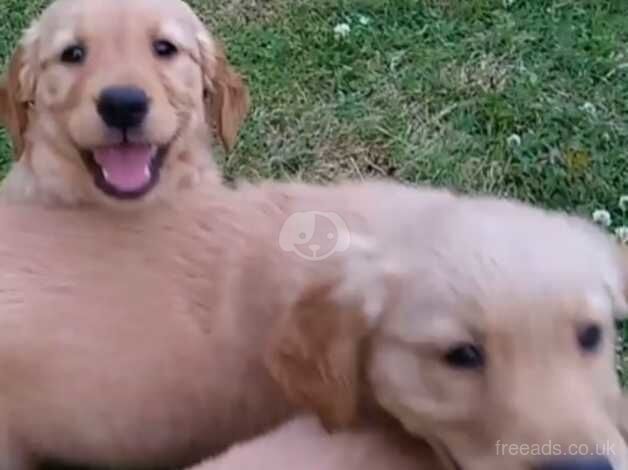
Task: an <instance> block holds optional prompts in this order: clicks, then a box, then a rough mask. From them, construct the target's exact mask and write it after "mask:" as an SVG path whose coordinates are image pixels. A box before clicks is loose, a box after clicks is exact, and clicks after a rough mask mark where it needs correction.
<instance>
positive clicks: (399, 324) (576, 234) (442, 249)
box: [271, 200, 628, 470]
mask: <svg viewBox="0 0 628 470" xmlns="http://www.w3.org/2000/svg"><path fill="white" fill-rule="evenodd" d="M429 215H430V223H429V224H426V223H425V220H415V221H414V222H415V225H414V229H412V227H413V223H409V224H407V226H404V227H400V230H398V231H396V235H394V236H391V235H390V233H391V232H390V231H389V230H388V229H387V232H388V234H389V235H388V236H390V237H391V238H387V239H386V240H385V241H386V243H384V244H383V245H382V246H385V247H399V252H398V253H396V254H394V255H393V256H394V258H395V259H396V262H395V263H394V264H396V265H397V266H402V267H403V269H402V270H401V271H399V273H398V274H397V275H396V276H395V281H394V282H393V283H391V284H390V285H391V286H393V287H394V289H393V291H392V292H393V293H391V290H390V288H389V289H387V291H388V294H387V295H385V296H384V297H383V300H384V301H383V302H382V304H381V305H382V310H381V312H380V314H379V316H378V319H377V320H376V321H375V322H372V323H371V326H370V327H365V326H361V327H359V328H356V326H355V325H356V324H355V323H353V324H351V323H349V321H348V320H347V316H349V317H351V316H353V317H356V318H360V317H361V316H362V318H364V316H363V315H361V313H360V312H359V310H360V309H359V306H358V308H357V309H356V308H354V309H353V310H352V311H351V310H348V309H346V308H344V307H342V306H338V304H334V303H331V304H330V303H329V302H326V303H322V301H321V300H320V299H321V296H320V295H319V296H317V299H310V300H309V303H310V305H312V304H318V305H317V306H315V307H311V306H310V307H308V308H305V307H306V306H305V305H301V306H300V307H299V308H298V309H297V310H296V311H295V312H294V313H293V317H294V319H293V320H292V323H291V325H292V326H291V331H290V332H288V333H286V334H283V339H282V340H280V341H278V343H277V344H280V345H283V346H282V347H281V348H277V350H280V351H281V354H277V355H275V362H274V363H272V362H271V370H275V371H276V372H275V376H276V377H278V378H279V380H280V381H281V382H282V383H283V384H284V386H285V387H286V388H287V389H288V390H289V393H291V394H292V396H293V397H296V398H297V401H298V402H300V403H302V404H304V405H305V406H310V407H313V408H314V409H316V410H318V412H319V414H321V415H322V417H323V420H324V422H325V423H326V424H327V425H328V427H330V428H333V427H335V426H338V425H345V424H347V423H348V422H350V421H351V415H352V414H354V413H355V410H356V409H357V408H358V406H357V405H356V403H357V402H359V400H360V398H361V397H362V396H370V395H372V396H374V397H375V400H376V401H377V402H378V403H379V404H380V405H381V406H383V407H384V408H385V409H386V410H387V411H388V412H389V413H391V414H392V415H394V416H395V417H397V418H398V419H399V421H401V423H402V424H403V425H404V426H405V427H406V429H407V430H408V431H409V432H411V433H413V434H415V435H418V436H421V437H423V438H425V439H427V440H428V441H430V442H431V443H432V445H433V446H434V447H435V448H436V449H437V450H439V451H440V453H441V455H442V456H443V458H444V460H445V461H446V462H448V463H450V464H451V465H452V467H453V468H461V469H464V470H476V469H477V470H480V469H498V468H509V469H520V470H537V469H540V470H543V469H557V468H561V469H602V468H604V469H609V470H610V469H619V468H624V465H625V464H626V460H625V459H626V456H625V453H626V450H625V445H624V443H623V440H622V439H621V436H620V434H619V431H618V425H617V422H616V420H617V405H618V399H619V386H618V380H617V377H616V375H615V368H614V340H615V333H614V327H613V315H614V314H615V313H619V312H622V311H625V310H626V298H625V296H624V288H625V286H626V285H628V276H627V275H626V273H627V270H626V264H625V260H623V259H622V255H621V254H620V252H619V249H618V247H617V246H615V245H614V243H613V242H612V240H610V238H608V237H606V235H605V234H602V233H600V232H598V231H597V229H595V228H592V227H591V226H589V225H588V224H586V223H584V222H581V221H580V220H576V219H571V218H568V217H564V216H557V215H552V214H547V213H544V212H542V211H538V210H534V209H530V208H527V207H524V206H521V205H518V204H513V203H507V202H496V201H491V200H471V201H466V202H457V203H454V204H452V207H451V208H450V210H447V211H444V213H443V212H441V213H432V214H429ZM419 227H422V228H419ZM461 234H464V236H463V237H461V236H460V235H461ZM540 234H542V235H540ZM391 254H392V253H391ZM410 254H411V256H410ZM363 291H364V292H369V293H370V294H369V295H372V293H373V289H372V288H370V289H364V290H363ZM308 312H309V313H308ZM315 315H316V318H317V319H318V320H317V326H316V327H314V326H313V325H314V322H311V323H309V324H305V326H302V327H301V328H299V327H298V325H299V323H298V322H299V321H304V320H303V319H304V318H305V319H307V318H308V317H314V316H315ZM371 318H372V315H371ZM299 319H300V320H299ZM288 323H289V324H290V322H288ZM323 325H326V326H323ZM330 325H331V326H330ZM358 325H360V324H359V323H358ZM362 325H363V324H362ZM321 328H326V332H325V333H324V334H320V335H318V339H316V340H315V341H314V340H313V338H314V337H315V335H316V331H317V330H320V329H321ZM286 331H288V330H285V329H284V332H286ZM295 331H298V333H295ZM330 331H331V332H333V333H330ZM341 344H342V345H344V346H343V347H342V349H341V350H342V351H343V352H344V354H345V355H347V354H349V355H350V356H351V355H352V354H355V355H358V356H360V358H359V359H356V357H355V356H351V357H352V359H351V360H349V359H348V358H347V357H344V358H343V360H342V361H338V360H337V353H336V354H331V353H330V352H331V351H334V350H336V349H335V348H336V347H338V345H341ZM349 344H351V345H353V346H352V349H350V348H349V346H348V345H349ZM289 345H292V346H289ZM272 364H274V365H272ZM355 364H358V366H355ZM351 367H353V368H351ZM356 367H357V369H356ZM273 368H274V369H273ZM287 370H289V371H292V372H288V373H286V371H287ZM360 370H362V372H361V374H362V375H361V378H362V381H360V380H358V379H357V378H355V377H357V376H359V374H360ZM295 371H298V372H295ZM304 371H308V372H307V374H306V373H305V372H304ZM346 377H354V378H353V379H352V380H347V379H346ZM295 378H296V379H295ZM292 379H295V380H292ZM308 382H312V383H313V384H308V385H307V386H306V385H304V384H307V383H308ZM338 383H341V384H344V386H342V387H339V386H338V385H337V384H338ZM365 389H366V391H365ZM295 390H297V392H295ZM299 390H300V391H301V392H298V391H299ZM314 390H317V391H318V393H317V394H316V395H315V396H312V395H311V393H312V391H314ZM321 390H324V391H326V392H329V394H328V395H324V392H321ZM306 391H308V392H306ZM308 393H309V395H308ZM322 396H324V397H323V398H322ZM338 417H341V418H342V419H338Z"/></svg>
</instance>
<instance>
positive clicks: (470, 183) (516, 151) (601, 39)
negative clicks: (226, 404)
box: [0, 0, 628, 333]
mask: <svg viewBox="0 0 628 470" xmlns="http://www.w3.org/2000/svg"><path fill="white" fill-rule="evenodd" d="M45 3H46V2H45V1H44V0H0V18H2V22H0V62H4V61H5V60H6V58H7V55H8V54H9V52H10V51H11V50H12V47H13V45H14V44H15V41H16V40H17V38H18V36H19V34H20V30H21V29H22V28H24V27H25V26H26V25H27V24H28V22H29V20H30V17H32V16H33V15H35V14H36V12H37V11H38V10H40V8H41V7H42V5H44V4H45ZM191 3H192V4H193V6H194V7H195V8H196V10H197V11H198V12H199V13H200V14H201V15H202V16H203V17H204V18H205V20H206V22H207V23H208V24H209V25H211V26H212V28H213V29H214V30H215V32H216V33H217V34H218V35H219V36H220V37H221V38H223V39H224V41H225V43H226V45H227V48H228V51H229V54H230V58H231V59H232V62H233V63H234V64H235V65H237V67H238V68H239V69H240V70H241V71H242V72H243V73H244V74H245V75H246V76H247V77H248V79H249V82H250V85H251V89H252V94H253V104H254V107H253V110H252V114H251V116H250V118H249V119H248V121H247V123H246V127H245V129H244V130H243V132H242V134H241V140H240V142H239V144H238V147H237V148H236V150H235V151H234V152H233V153H232V154H230V155H228V156H226V157H225V158H224V159H223V162H222V163H223V166H224V168H225V171H226V172H227V174H228V175H229V176H231V177H236V176H240V177H248V178H266V177H273V178H302V179H305V180H311V181H312V180H313V181H326V180H330V179H333V178H338V177H342V176H352V177H363V176H367V175H389V176H393V177H396V178H399V179H403V180H406V181H410V182H416V183H419V182H430V183H433V184H437V185H448V186H454V187H456V188H459V189H461V190H464V191H482V192H492V193H495V194H500V195H509V196H514V197H518V198H521V199H524V200H526V201H530V202H533V203H536V204H540V205H542V206H545V207H550V208H560V209H566V210H569V211H575V212H579V213H582V214H585V215H589V214H590V213H591V212H592V211H593V210H594V209H597V208H607V209H608V210H609V211H611V213H612V216H613V218H614V219H615V220H616V221H618V224H622V223H624V224H628V214H627V213H623V212H622V211H620V210H619V207H618V204H617V201H618V199H619V196H620V195H622V194H628V178H627V175H628V20H627V18H628V2H626V1H625V0H555V1H550V0H514V1H513V0H510V1H508V0H499V1H497V0H353V1H350V0H344V1H343V0H333V1H332V0H316V1H312V0H265V1H260V0H192V1H191ZM509 3H510V4H511V5H508V4H509ZM340 23H347V24H348V25H349V26H350V29H351V30H350V32H349V34H348V35H347V36H346V37H343V38H338V37H336V36H335V34H334V27H335V26H336V25H337V24H340ZM517 137H518V138H517ZM517 142H520V143H519V144H518V143H517ZM9 161H10V158H9V147H8V144H7V142H6V138H4V137H3V136H2V135H0V172H2V170H5V171H6V169H7V168H8V165H9ZM622 331H625V332H627V333H628V329H626V328H625V327H622Z"/></svg>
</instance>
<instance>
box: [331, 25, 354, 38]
mask: <svg viewBox="0 0 628 470" xmlns="http://www.w3.org/2000/svg"><path fill="white" fill-rule="evenodd" d="M350 32H351V26H349V25H348V24H347V23H339V24H337V25H336V26H335V27H334V34H335V35H336V37H338V38H344V37H345V36H346V35H347V34H349V33H350Z"/></svg>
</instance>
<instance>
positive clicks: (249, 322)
mask: <svg viewBox="0 0 628 470" xmlns="http://www.w3.org/2000/svg"><path fill="white" fill-rule="evenodd" d="M188 196H189V197H182V198H181V199H179V200H178V201H177V203H176V204H165V205H164V207H163V208H160V210H158V211H153V210H151V211H142V212H141V213H139V214H129V213H127V212H120V211H115V210H114V211H107V210H105V211H103V210H93V211H91V210H83V211H78V210H77V211H68V210H62V209H55V210H46V209H43V208H37V207H30V208H28V209H24V208H22V207H15V206H3V207H1V208H0V220H2V224H3V227H5V229H4V230H3V235H2V244H1V245H0V264H1V265H2V266H3V274H2V275H1V276H2V277H1V279H2V282H1V283H0V285H1V286H2V289H1V290H0V305H1V306H2V307H1V311H2V315H0V368H1V369H2V370H3V371H4V372H3V374H2V377H0V423H2V428H1V430H2V433H1V434H0V445H1V446H3V447H2V448H0V458H2V459H4V461H0V467H2V468H6V469H8V470H25V469H26V470H30V469H31V468H33V467H32V466H33V464H34V463H36V462H37V461H38V459H40V458H51V459H57V460H62V461H63V460H65V461H69V462H72V463H74V462H76V463H83V462H85V463H89V464H98V465H110V466H121V467H128V466H137V467H147V466H163V465H176V466H179V465H185V464H190V463H193V462H194V461H198V460H200V459H201V458H204V457H207V456H209V455H211V454H212V453H216V452H219V451H220V450H222V449H224V448H225V447H227V446H229V445H231V444H233V443H234V442H237V441H240V440H243V439H247V438H251V437H254V436H255V435H258V434H260V433H262V432H264V431H266V430H268V429H269V428H270V427H271V426H273V425H276V424H278V423H279V422H281V421H282V420H284V419H287V418H288V417H290V416H293V415H294V413H295V410H296V409H297V408H301V407H302V406H305V407H308V408H313V409H315V410H316V411H318V412H320V413H321V415H322V417H323V422H324V423H325V425H326V426H327V427H329V428H331V427H337V426H339V425H346V424H350V423H351V422H352V421H353V418H354V415H355V414H356V413H357V410H358V409H359V408H360V397H361V396H365V395H367V396H374V397H375V399H376V400H377V401H378V403H380V404H381V405H383V406H384V407H385V409H386V410H387V411H388V412H389V413H391V414H392V415H393V416H395V417H397V418H398V419H399V420H400V421H401V422H402V423H403V424H404V426H405V427H406V428H407V429H408V430H409V431H410V432H411V433H413V434H416V435H418V436H421V437H426V438H428V439H429V441H430V442H431V443H432V442H433V443H435V445H436V446H437V447H439V448H444V449H445V451H444V455H454V458H455V460H456V461H457V462H458V463H459V464H460V465H462V466H463V467H462V468H464V469H472V470H475V469H476V468H503V465H505V464H506V463H507V464H508V465H509V466H510V468H517V469H519V468H521V469H524V470H528V468H529V467H527V466H525V465H524V464H523V461H522V460H520V459H519V457H516V456H509V455H500V456H496V455H495V448H494V445H495V440H499V439H502V440H504V441H505V442H508V441H511V442H522V443H530V442H534V441H535V440H536V439H538V440H545V439H547V438H548V437H550V438H551V437H554V438H555V439H556V440H559V442H564V443H566V444H567V443H569V441H570V440H575V441H582V442H584V443H587V444H589V445H593V444H595V443H597V442H598V441H600V440H603V439H605V438H607V439H608V440H609V442H616V441H617V438H618V435H619V434H618V431H617V429H616V428H615V425H614V422H615V420H616V418H615V417H614V416H613V410H614V408H613V406H614V405H615V404H616V401H617V398H618V392H619V391H618V386H617V379H616V377H615V376H614V365H613V363H612V356H613V354H612V335H613V333H612V316H611V310H612V308H617V309H618V310H619V309H620V308H622V307H625V299H624V298H623V295H624V294H623V293H622V292H623V291H622V289H623V288H624V287H625V286H626V285H628V282H627V281H626V280H627V279H628V274H627V273H628V267H627V266H626V264H624V261H622V259H621V255H620V252H619V249H618V248H617V247H615V246H613V245H612V243H610V242H609V240H608V238H607V237H605V236H604V235H602V234H600V233H599V232H598V231H597V230H595V229H594V228H591V227H590V226H589V225H588V224H586V223H584V222H582V221H580V220H577V219H571V218H567V217H565V216H562V215H550V214H545V213H544V212H543V211H539V210H535V209H531V208H528V207H526V206H523V205H518V204H516V203H509V202H497V201H493V200H486V201H478V200H474V199H470V200H469V199H466V198H459V197H457V196H454V195H452V194H450V193H448V192H445V191H435V190H429V189H424V190H416V189H412V188H407V187H403V186H400V185H395V184H392V183H376V182H371V183H364V184H358V183H351V184H343V185H337V186H333V187H329V188H320V187H309V186H303V185H263V186H261V187H251V186H248V187H244V188H242V189H240V190H239V191H228V190H223V189H216V190H206V191H204V194H203V197H199V195H198V194H197V193H195V194H192V193H190V194H188ZM480 208H482V210H479V209H480ZM484 211H486V212H484ZM312 213H314V216H315V218H314V219H312V218H311V217H310V216H311V215H312ZM469 213H471V214H477V215H479V214H485V216H486V217H487V219H486V220H482V218H481V217H480V218H478V219H474V218H473V217H471V218H468V217H470V216H469ZM295 214H297V215H298V217H297V218H296V219H294V220H296V222H295V224H293V223H292V222H294V220H292V219H291V217H292V216H294V215H295ZM304 214H305V216H304ZM333 215H336V216H338V217H337V218H334V217H333ZM316 217H319V218H322V219H325V220H322V221H320V220H318V219H316ZM312 220H314V222H313V221H312ZM497 220H499V221H500V222H501V221H505V222H507V221H508V220H511V221H512V222H513V224H512V225H508V224H506V225H505V226H504V233H503V234H500V235H502V236H505V237H507V239H508V240H509V241H510V242H517V244H516V245H514V246H517V247H518V250H515V251H514V252H512V253H511V252H510V251H509V250H506V245H504V244H503V241H504V240H502V239H500V238H495V239H492V238H491V236H494V234H495V232H494V229H495V227H497V226H496V225H494V224H493V223H492V222H491V221H497ZM325 221H327V222H330V221H331V222H330V223H331V225H325V223H324V222H325ZM454 221H455V224H454V223H453V222H454ZM471 221H474V222H477V223H478V225H476V226H473V227H472V230H471V227H470V226H469V225H468V224H470V223H471ZM514 221H519V222H517V223H516V224H515V223H514ZM319 223H320V224H321V226H322V227H325V229H324V230H323V232H322V234H321V233H317V230H316V227H317V226H318V225H319ZM342 224H345V225H346V228H345V227H341V225H342ZM450 224H453V225H450ZM293 225H294V226H293ZM533 226H534V227H539V226H540V227H542V228H541V230H543V229H545V230H546V235H547V234H548V233H554V234H556V235H558V234H560V236H561V238H560V240H558V239H556V240H554V241H553V242H550V240H551V239H550V238H548V237H547V236H546V237H545V238H543V239H539V240H538V243H537V241H535V242H534V243H531V242H530V240H529V238H528V235H529V232H527V231H526V230H527V229H530V228H531V227H533ZM286 228H289V229H290V230H287V229H286ZM454 228H455V229H457V230H453V229H454ZM462 228H464V229H465V230H466V232H465V233H466V234H467V235H469V236H470V235H473V237H469V238H459V237H457V235H456V234H458V233H461V231H460V230H461V229H462ZM332 229H334V230H335V232H334V231H333V230H332ZM522 229H526V230H523V231H521V230H522ZM345 231H348V232H350V234H351V237H352V238H351V239H350V243H348V245H346V246H345V243H344V241H343V240H344V239H343V237H344V235H343V233H344V232H345ZM330 233H331V235H332V238H331V239H334V237H335V241H334V242H333V243H332V245H330V247H327V248H325V250H322V247H323V248H324V243H325V240H331V239H330V238H328V235H329V234H330ZM304 234H305V235H307V236H309V237H310V239H311V240H310V239H308V240H306V242H307V243H305V247H303V246H301V245H302V244H303V243H302V238H301V235H304ZM491 234H492V235H491ZM319 235H323V236H322V237H318V236H319ZM354 235H356V236H354ZM364 236H368V238H372V239H373V240H374V241H375V243H376V245H375V249H373V248H372V247H369V246H370V243H367V242H365V238H364ZM317 237H318V238H317ZM306 238H307V237H306ZM368 238H367V239H368ZM454 240H459V241H460V244H461V245H460V246H456V245H455V244H454ZM310 242H311V243H310ZM558 242H560V243H558ZM548 247H551V250H550V251H549V253H551V254H553V255H555V256H556V257H555V258H553V263H554V264H553V266H552V267H551V270H548V271H547V273H545V274H546V276H547V277H546V279H549V280H550V281H551V280H559V282H556V283H555V284H547V287H548V289H542V288H541V287H543V284H542V283H539V282H538V281H539V278H540V276H541V275H542V274H543V272H541V271H538V270H533V271H530V270H529V267H530V266H533V267H534V266H536V265H535V264H534V262H536V261H539V260H541V258H539V257H538V256H539V254H545V253H547V252H548V251H547V250H548ZM304 248H310V249H311V250H310V251H307V250H305V251H303V250H304ZM502 249H503V250H502ZM560 250H562V251H560ZM589 252H596V253H597V256H598V258H597V261H596V263H593V264H587V263H586V262H585V263H584V266H586V267H587V268H588V269H584V270H583V269H581V268H582V266H583V264H582V262H580V263H578V261H577V260H578V259H580V260H581V261H582V258H581V256H582V253H589ZM491 253H492V255H491ZM513 253H514V255H516V256H519V257H521V258H520V259H521V260H526V262H527V263H528V264H526V265H525V266H524V265H519V266H517V264H516V263H513V262H512V260H511V258H508V256H513ZM558 255H560V256H558ZM465 256H469V258H465ZM579 257H580V258H579ZM477 259H482V260H486V261H487V263H486V264H485V263H484V261H483V262H482V263H481V264H482V269H489V268H490V269H494V268H495V266H499V267H500V268H499V269H501V270H506V271H504V273H503V276H501V277H500V276H497V277H496V278H494V280H492V279H493V278H490V277H489V278H487V276H486V274H485V273H483V271H481V270H480V271H478V268H479V267H478V266H477V265H476V264H475V263H476V261H477ZM435 260H439V261H438V262H436V261H435ZM507 260H510V261H507ZM456 261H459V262H460V263H461V264H460V265H458V264H457V263H456ZM503 263H505V264H503ZM530 263H532V264H530ZM561 266H562V269H561ZM465 273H466V274H465ZM532 273H534V274H535V276H531V274H532ZM506 275H507V276H506ZM460 276H461V277H460ZM464 276H467V277H464ZM508 276H510V278H509V277H508ZM514 276H517V277H516V279H517V281H518V282H516V283H511V282H508V283H507V282H506V280H507V279H514ZM487 279H489V280H490V282H488V281H487ZM471 280H474V281H473V282H470V281H471ZM476 281H478V282H479V281H482V282H484V284H482V287H483V288H481V289H480V288H476V287H477V284H476ZM500 282H501V283H500ZM583 282H584V284H583ZM491 286H495V287H494V289H493V290H491V289H490V287H491ZM578 286H580V287H581V289H579V288H578ZM470 287H474V288H472V289H470ZM539 289H540V290H539ZM462 292H464V293H465V295H462V294H461V293H462ZM570 293H571V294H573V298H574V301H573V302H566V303H564V304H563V303H561V302H562V300H561V299H564V297H563V294H570ZM539 295H541V298H542V299H544V300H545V302H544V303H539V302H538V301H537V300H538V296H539ZM583 296H584V297H583ZM466 300H468V301H469V302H468V303H467V302H466ZM506 301H510V302H511V303H510V304H506V303H504V302H506ZM498 307H499V308H498ZM541 307H542V308H543V309H545V314H544V315H541V316H535V317H533V318H534V321H531V317H530V313H532V312H536V311H539V309H540V308H541ZM496 313H499V316H495V314H496ZM592 322H593V323H595V324H596V325H598V326H599V327H600V328H601V329H602V332H603V337H604V338H606V341H605V342H604V343H603V346H601V348H600V350H599V351H598V353H596V354H594V355H591V356H590V357H589V356H582V351H579V350H578V340H577V333H578V331H580V330H579V328H580V326H581V325H584V326H587V325H589V324H590V323H592ZM467 328H469V330H467ZM474 328H478V329H480V330H481V335H480V336H478V338H479V339H478V340H475V339H474V338H475V336H474V333H473V332H474V331H475V330H474ZM513 330H514V331H515V332H516V335H515V336H514V337H511V336H510V335H511V331H513ZM469 331H470V332H469ZM561 332H562V333H561ZM553 335H558V336H553ZM482 338H488V339H489V342H488V343H487V346H484V345H483V344H482V343H480V344H482V347H487V348H488V349H487V351H489V352H490V354H491V356H490V357H491V358H492V359H491V362H490V364H491V368H490V369H489V371H488V372H486V374H481V373H476V372H473V371H471V372H470V371H464V370H463V371H456V370H455V369H450V368H448V367H447V366H446V363H444V362H443V359H442V355H443V354H445V353H446V352H447V351H448V350H449V349H450V348H455V347H456V346H457V345H458V344H459V343H462V344H466V343H468V342H471V344H473V345H475V343H474V342H473V341H481V340H482ZM502 338H506V340H505V339H502ZM513 338H514V339H513ZM361 344H365V345H367V346H368V347H367V348H366V349H364V348H363V347H362V346H361ZM500 344H506V345H508V346H509V347H511V348H513V349H512V350H510V349H507V351H506V352H505V353H503V354H501V353H499V352H495V350H494V349H493V348H499V346H498V345H500ZM504 347H505V346H504ZM498 351H499V349H498ZM543 351H544V353H541V352H543ZM365 352H366V353H367V354H366V356H363V355H362V354H363V353H365ZM547 357H551V358H554V357H555V360H551V361H548V360H547ZM587 358H588V359H587ZM496 361H497V362H496ZM264 363H266V364H268V365H269V366H270V371H271V373H272V376H273V377H274V378H276V379H278V382H279V384H281V388H280V387H279V386H278V385H277V383H276V382H275V381H273V380H272V378H271V374H268V373H267V372H266V369H265V366H264ZM493 367H494V368H495V369H493ZM467 372H470V373H467ZM574 383H577V384H579V385H578V387H576V389H575V390H577V391H578V395H577V397H575V398H574V401H573V402H571V401H570V402H565V401H563V402H561V401H560V400H559V398H560V397H561V396H564V394H565V393H567V392H565V390H569V393H574ZM451 384H455V385H452V386H450V385H451ZM531 384H536V385H535V386H531ZM550 384H551V385H550ZM545 385H547V386H545ZM282 389H283V390H285V391H286V392H287V393H286V395H287V397H288V398H289V400H288V398H284V395H283V393H282ZM365 389H367V390H368V393H366V394H364V393H363V390H365ZM487 390H488V391H487ZM531 391H534V393H531ZM561 391H562V394H561ZM489 392H490V393H489ZM461 394H462V396H461ZM469 397H473V398H472V399H471V400H469ZM509 397H513V400H514V401H510V400H509ZM547 400H551V402H552V403H560V405H561V408H560V409H561V411H560V412H559V413H557V414H552V413H549V412H547V411H546V410H545V409H544V408H543V407H539V403H544V402H545V401H547ZM572 405H573V407H572ZM493 410H501V411H499V412H498V411H493ZM513 416H515V417H516V418H517V419H516V420H513V419H511V418H509V417H513ZM563 422H565V423H567V424H565V425H563V424H562V423H563ZM487 430H490V432H491V434H490V435H487V432H488V431H487ZM618 452H621V453H620V454H619V455H617V456H616V457H615V460H614V461H615V462H622V461H623V459H624V456H623V450H618ZM500 466H501V467H500ZM617 468H619V467H617Z"/></svg>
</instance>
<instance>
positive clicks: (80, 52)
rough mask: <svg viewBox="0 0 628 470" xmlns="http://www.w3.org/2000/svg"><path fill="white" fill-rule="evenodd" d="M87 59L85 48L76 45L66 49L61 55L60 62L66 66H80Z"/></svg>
mask: <svg viewBox="0 0 628 470" xmlns="http://www.w3.org/2000/svg"><path fill="white" fill-rule="evenodd" d="M86 57H87V49H86V48H85V46H81V45H78V44H75V45H72V46H69V47H66V48H65V49H64V50H63V52H62V53H61V62H63V63H66V64H82V63H83V62H85V58H86Z"/></svg>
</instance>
